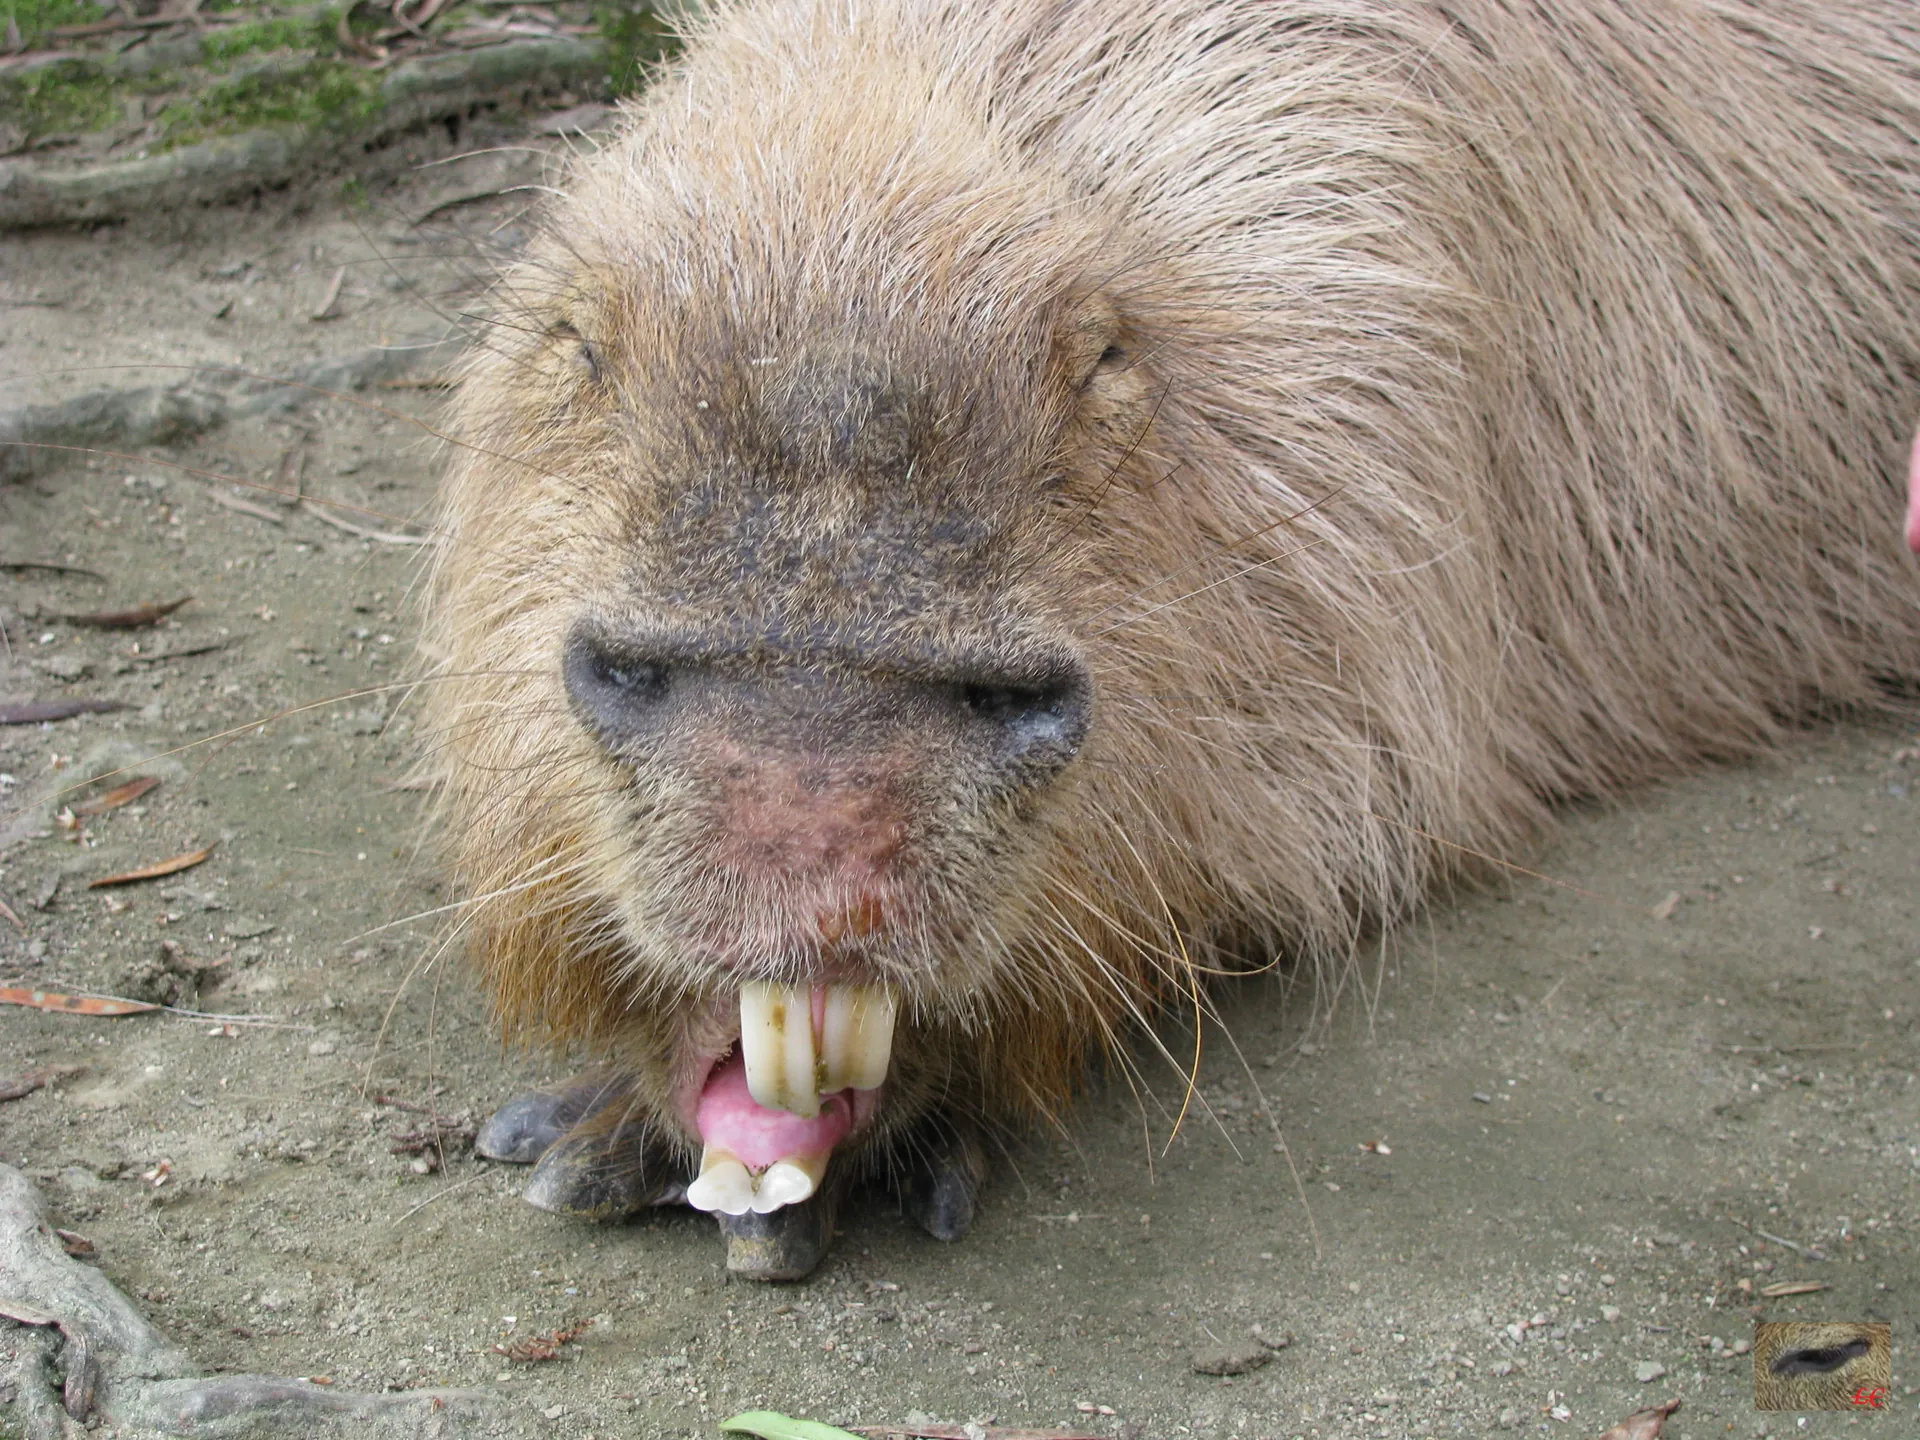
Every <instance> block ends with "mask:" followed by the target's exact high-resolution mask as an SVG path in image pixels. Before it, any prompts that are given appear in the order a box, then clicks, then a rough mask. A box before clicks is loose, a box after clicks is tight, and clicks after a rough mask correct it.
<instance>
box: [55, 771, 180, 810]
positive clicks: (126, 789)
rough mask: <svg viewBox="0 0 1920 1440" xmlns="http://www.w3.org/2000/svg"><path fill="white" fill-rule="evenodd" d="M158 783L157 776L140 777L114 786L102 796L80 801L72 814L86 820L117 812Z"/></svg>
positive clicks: (158, 778)
mask: <svg viewBox="0 0 1920 1440" xmlns="http://www.w3.org/2000/svg"><path fill="white" fill-rule="evenodd" d="M159 783H160V777H159V776H158V775H141V776H139V777H137V778H135V779H132V780H129V781H127V783H126V784H124V785H116V786H114V787H113V789H111V790H109V791H107V793H106V794H104V795H96V796H94V797H93V799H91V800H82V801H81V802H80V803H79V804H78V805H76V806H74V807H73V813H74V814H76V815H80V816H85V817H87V818H91V817H93V816H95V815H104V814H106V813H107V812H108V811H109V810H118V809H119V808H120V807H121V806H122V805H131V804H132V803H133V802H134V801H136V800H138V799H139V798H140V797H141V796H142V795H144V794H146V793H147V792H148V791H149V790H152V789H153V788H155V787H156V786H157V785H159Z"/></svg>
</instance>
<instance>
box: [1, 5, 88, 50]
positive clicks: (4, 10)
mask: <svg viewBox="0 0 1920 1440" xmlns="http://www.w3.org/2000/svg"><path fill="white" fill-rule="evenodd" d="M105 14H106V11H105V9H104V8H103V7H102V6H101V5H100V4H98V3H97V0H0V34H4V33H6V28H7V20H8V19H9V17H11V19H12V20H13V23H14V24H16V25H18V26H19V27H20V38H21V39H22V40H24V41H26V42H27V45H28V46H29V47H32V46H34V45H36V44H38V42H39V41H40V38H41V37H42V36H44V35H45V34H46V33H47V31H49V30H51V29H53V28H54V27H55V26H56V25H88V24H91V23H92V22H94V21H95V20H99V19H102V18H104V16H105Z"/></svg>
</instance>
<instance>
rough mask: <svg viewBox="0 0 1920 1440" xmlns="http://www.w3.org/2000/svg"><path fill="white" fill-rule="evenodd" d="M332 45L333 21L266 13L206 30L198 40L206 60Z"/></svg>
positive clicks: (323, 47) (324, 47)
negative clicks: (266, 51) (265, 51)
mask: <svg viewBox="0 0 1920 1440" xmlns="http://www.w3.org/2000/svg"><path fill="white" fill-rule="evenodd" d="M333 48H334V40H333V22H332V20H331V19H330V18H326V17H323V16H315V15H269V16H264V17H262V18H261V19H258V20H245V21H242V22H241V23H240V24H238V25H228V26H223V27H221V28H220V29H217V30H209V31H207V33H206V34H205V35H203V36H202V37H201V39H200V50H201V53H202V54H204V55H205V56H206V57H207V59H209V60H214V61H219V60H231V59H234V58H236V57H238V56H241V55H251V54H254V53H255V52H256V51H260V50H318V51H321V52H327V51H331V50H332V49H333Z"/></svg>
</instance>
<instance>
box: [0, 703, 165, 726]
mask: <svg viewBox="0 0 1920 1440" xmlns="http://www.w3.org/2000/svg"><path fill="white" fill-rule="evenodd" d="M132 708H133V707H132V706H131V705H129V704H127V702H126V701H124V700H12V701H5V702H0V725H39V724H41V723H42V722H44V721H48V720H71V719H72V718H73V717H74V716H76V715H104V714H106V713H107V712H109V711H111V710H131V709H132Z"/></svg>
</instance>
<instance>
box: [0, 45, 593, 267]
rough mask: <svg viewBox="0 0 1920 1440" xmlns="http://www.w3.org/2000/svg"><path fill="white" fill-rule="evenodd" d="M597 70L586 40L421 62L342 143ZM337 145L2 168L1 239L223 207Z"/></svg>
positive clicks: (311, 137) (319, 133) (283, 135)
mask: <svg viewBox="0 0 1920 1440" xmlns="http://www.w3.org/2000/svg"><path fill="white" fill-rule="evenodd" d="M606 72H607V50H606V46H605V45H604V43H602V42H601V41H600V40H598V39H596V38H590V37H572V36H565V37H555V38H553V39H530V40H519V41H515V42H512V43H509V44H503V45H488V46H484V47H482V48H480V49H476V50H467V51H459V52H455V53H453V54H445V55H430V56H423V57H422V58H420V59H418V60H409V61H407V62H405V63H404V64H400V65H396V66H394V68H393V69H392V71H391V72H389V73H388V74H387V75H386V76H385V78H384V79H383V80H382V81H381V83H380V87H379V91H378V97H377V107H376V110H375V113H374V114H373V116H372V117H371V118H370V119H369V120H368V121H367V122H365V123H364V124H362V125H359V126H356V127H355V128H354V130H353V132H352V134H351V135H350V136H349V137H346V138H347V139H348V140H349V141H357V142H359V144H360V145H361V146H373V145H375V144H377V143H378V142H379V141H381V140H382V139H384V138H386V137H387V136H389V135H393V134H396V133H398V132H399V131H402V130H405V129H407V128H408V127H409V126H413V125H420V124H423V123H426V122H428V121H432V120H440V119H444V118H446V117H447V116H450V115H464V114H467V113H468V112H470V111H472V110H473V109H475V108H476V107H478V106H480V105H482V104H486V103H489V102H495V101H502V100H504V101H508V102H510V103H519V102H521V101H523V100H524V99H525V98H526V97H527V96H529V95H538V94H541V93H546V92H552V91H557V90H565V89H569V88H572V89H579V88H581V87H588V88H591V87H594V86H595V85H597V84H599V83H601V82H603V81H604V78H605V76H606ZM342 140H343V137H342V135H341V134H340V133H339V132H338V131H337V130H334V129H329V128H327V127H324V126H315V127H310V128H309V127H301V126H281V127H278V128H274V129H266V130H254V131H249V132H247V133H245V134H240V135H223V136H218V137H216V138H214V139H211V140H207V141H203V142H202V143H200V144H197V145H183V146H181V147H180V148H179V149H177V150H167V151H163V152H162V153H160V154H158V155H149V156H146V157H144V158H139V159H131V160H109V161H105V162H102V163H99V164H93V165H64V164H60V163H59V162H57V161H54V162H48V161H43V160H39V159H35V158H26V159H13V160H0V230H16V229H25V228H28V227H32V226H41V225H80V224H88V223H91V222H94V221H99V220H118V219H124V218H125V217H126V216H128V215H132V214H136V213H139V212H141V211H148V210H178V209H181V208H183V207H186V206H189V205H207V204H214V203H217V202H219V201H223V200H231V199H234V198H236V197H238V196H241V195H246V194H249V193H251V192H253V191H256V190H261V189H270V188H272V187H275V186H279V185H285V184H287V183H288V182H289V181H291V180H294V179H295V178H297V177H299V176H301V175H303V174H306V173H308V172H310V171H311V170H312V169H313V167H314V166H315V165H316V164H325V163H327V162H328V161H330V160H333V159H335V158H337V157H339V156H340V155H342V154H345V153H347V152H348V149H349V148H350V147H349V146H348V145H343V143H342Z"/></svg>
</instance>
